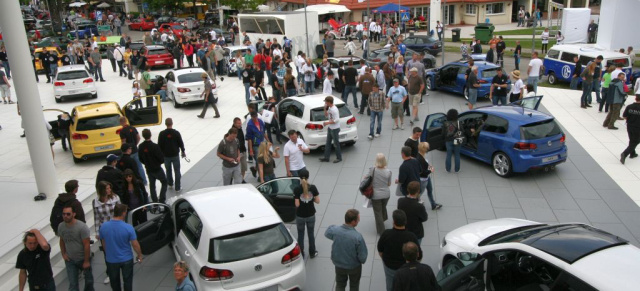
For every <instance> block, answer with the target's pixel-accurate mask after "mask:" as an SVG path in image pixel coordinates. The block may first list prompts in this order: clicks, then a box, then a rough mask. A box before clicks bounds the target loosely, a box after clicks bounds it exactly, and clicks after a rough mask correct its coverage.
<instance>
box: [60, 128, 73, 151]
mask: <svg viewBox="0 0 640 291" xmlns="http://www.w3.org/2000/svg"><path fill="white" fill-rule="evenodd" d="M58 134H60V141H62V148H63V149H64V150H65V151H66V150H67V141H68V142H69V149H71V150H73V149H72V148H71V139H70V135H69V130H68V129H58Z"/></svg>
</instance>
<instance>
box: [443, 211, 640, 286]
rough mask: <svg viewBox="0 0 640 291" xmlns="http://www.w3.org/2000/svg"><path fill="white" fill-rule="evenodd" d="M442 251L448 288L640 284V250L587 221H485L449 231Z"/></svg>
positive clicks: (508, 219) (444, 279)
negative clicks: (564, 222) (563, 222)
mask: <svg viewBox="0 0 640 291" xmlns="http://www.w3.org/2000/svg"><path fill="white" fill-rule="evenodd" d="M440 250H441V255H442V266H441V267H442V268H441V270H440V273H439V274H438V283H439V285H440V286H441V287H442V290H581V291H591V290H631V289H634V288H637V287H631V286H638V285H639V284H640V276H638V270H640V249H638V248H637V247H635V246H633V245H631V244H629V242H628V241H626V240H624V239H622V238H620V237H618V236H615V235H612V234H610V233H607V232H604V231H602V230H600V229H597V228H594V227H592V226H589V225H585V224H579V223H568V224H554V225H547V224H542V223H537V222H533V221H528V220H522V219H515V218H502V219H495V220H486V221H480V222H475V223H471V224H468V225H465V226H462V227H460V228H458V229H455V230H453V231H451V232H449V233H447V235H446V236H445V237H444V239H443V241H442V245H441V249H440ZM461 286H463V287H469V286H475V287H478V288H475V289H474V288H470V287H469V288H462V289H460V287H461ZM485 286H486V288H485Z"/></svg>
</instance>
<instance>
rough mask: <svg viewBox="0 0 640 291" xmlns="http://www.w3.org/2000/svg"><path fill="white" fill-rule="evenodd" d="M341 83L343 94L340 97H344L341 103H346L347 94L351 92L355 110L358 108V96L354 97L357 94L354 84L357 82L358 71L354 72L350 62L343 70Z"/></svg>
mask: <svg viewBox="0 0 640 291" xmlns="http://www.w3.org/2000/svg"><path fill="white" fill-rule="evenodd" d="M342 81H343V82H344V93H343V94H342V96H344V99H343V100H342V101H344V103H348V102H347V100H349V93H351V92H353V106H355V108H358V96H356V94H357V88H356V83H357V82H358V70H356V68H354V67H353V61H352V60H349V67H348V68H347V69H346V70H344V74H343V76H342Z"/></svg>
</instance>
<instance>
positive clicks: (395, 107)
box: [391, 102, 403, 118]
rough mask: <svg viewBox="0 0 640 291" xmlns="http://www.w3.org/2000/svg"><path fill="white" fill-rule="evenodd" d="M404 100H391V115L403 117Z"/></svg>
mask: <svg viewBox="0 0 640 291" xmlns="http://www.w3.org/2000/svg"><path fill="white" fill-rule="evenodd" d="M402 111H403V108H402V102H398V103H395V102H391V117H392V118H398V116H400V117H402Z"/></svg>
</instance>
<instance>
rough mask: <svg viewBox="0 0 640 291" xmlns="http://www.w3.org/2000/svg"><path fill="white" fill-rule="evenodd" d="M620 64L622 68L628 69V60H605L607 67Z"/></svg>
mask: <svg viewBox="0 0 640 291" xmlns="http://www.w3.org/2000/svg"><path fill="white" fill-rule="evenodd" d="M617 64H622V67H623V68H626V67H629V58H619V59H610V60H607V67H609V66H615V65H617Z"/></svg>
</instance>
